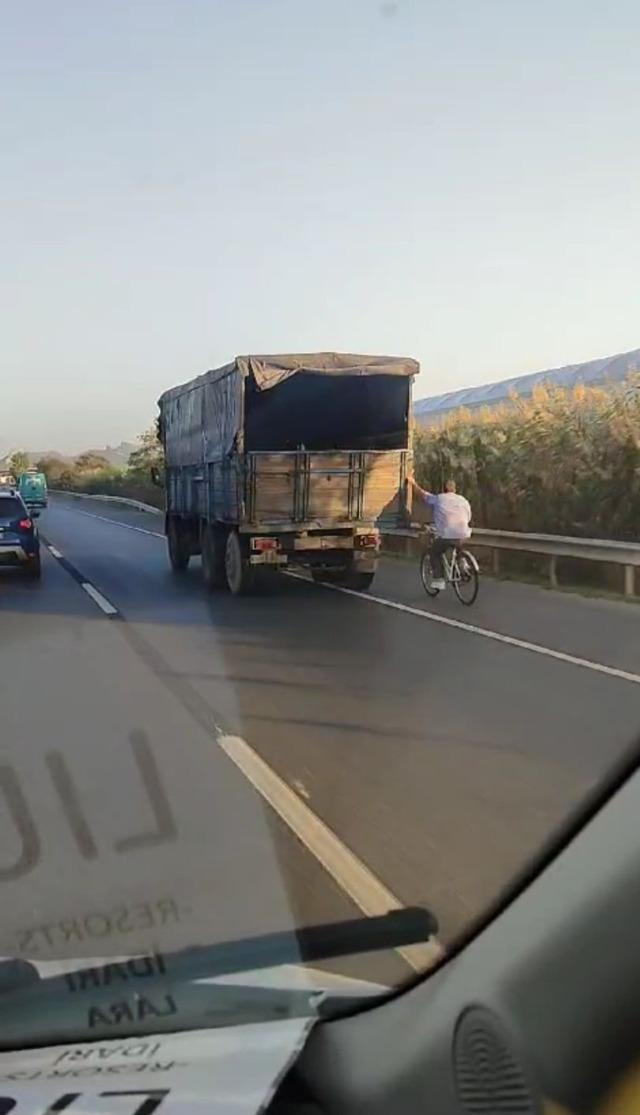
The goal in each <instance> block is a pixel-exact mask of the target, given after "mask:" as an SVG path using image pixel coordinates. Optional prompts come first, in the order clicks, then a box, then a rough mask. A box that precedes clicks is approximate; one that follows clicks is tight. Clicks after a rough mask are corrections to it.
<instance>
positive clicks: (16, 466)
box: [10, 449, 29, 480]
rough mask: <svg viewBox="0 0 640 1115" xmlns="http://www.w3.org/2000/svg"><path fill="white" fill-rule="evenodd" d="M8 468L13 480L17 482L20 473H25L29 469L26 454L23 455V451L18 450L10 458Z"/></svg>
mask: <svg viewBox="0 0 640 1115" xmlns="http://www.w3.org/2000/svg"><path fill="white" fill-rule="evenodd" d="M10 468H11V472H12V473H13V475H14V476H15V478H16V480H17V479H18V478H19V476H20V474H21V473H22V472H26V470H27V469H28V468H29V456H28V454H27V453H25V452H24V450H22V449H18V451H17V452H16V453H14V454H13V456H12V458H11V462H10Z"/></svg>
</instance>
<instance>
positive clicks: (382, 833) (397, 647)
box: [44, 501, 640, 939]
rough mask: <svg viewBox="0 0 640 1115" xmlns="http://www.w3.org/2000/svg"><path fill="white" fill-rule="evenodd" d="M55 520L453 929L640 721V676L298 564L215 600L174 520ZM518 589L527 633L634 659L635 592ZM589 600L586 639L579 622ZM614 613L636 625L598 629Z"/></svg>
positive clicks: (400, 885) (202, 699)
mask: <svg viewBox="0 0 640 1115" xmlns="http://www.w3.org/2000/svg"><path fill="white" fill-rule="evenodd" d="M88 506H90V507H91V508H95V509H96V515H99V516H101V518H93V517H90V515H89V514H87V513H86V512H87V510H88ZM112 518H113V519H116V520H120V521H121V522H126V523H129V525H137V526H139V527H141V528H142V529H143V530H149V531H151V532H152V533H150V534H143V533H139V532H137V531H131V530H128V529H124V528H123V527H122V526H119V525H117V523H115V522H114V523H111V522H109V521H106V522H105V521H103V519H112ZM44 529H45V530H46V532H47V534H48V536H49V537H50V539H51V541H52V542H53V543H54V545H56V546H59V547H60V549H61V550H62V552H63V553H65V554H67V555H68V556H69V557H70V558H71V560H73V562H74V563H75V564H76V565H77V567H78V568H80V569H81V570H82V571H83V573H85V574H86V575H87V576H89V577H90V578H91V580H92V581H93V583H94V584H96V586H97V587H98V588H99V589H100V591H102V592H104V593H105V595H106V596H107V598H108V599H110V600H112V601H113V602H114V603H115V604H116V606H117V607H118V608H119V609H120V610H121V612H122V614H123V617H124V621H123V624H122V632H123V638H124V640H125V642H127V645H128V646H129V648H130V649H131V650H132V651H133V652H134V653H135V654H136V655H137V657H138V659H139V660H140V661H141V662H143V663H144V664H145V666H146V667H147V668H148V669H150V670H151V671H152V672H154V673H155V676H156V679H157V681H158V682H159V683H160V684H162V685H163V686H164V688H165V690H168V691H169V692H170V693H171V694H172V695H173V697H174V698H175V699H178V700H181V701H182V702H183V706H185V707H192V709H193V710H195V709H196V708H197V714H198V715H199V716H200V717H201V719H202V718H206V715H207V710H210V714H211V717H212V720H214V719H215V722H216V723H218V724H219V725H221V726H222V727H223V728H224V730H225V731H227V732H231V733H233V734H237V735H240V736H242V737H244V738H245V739H246V740H248V741H249V742H250V744H251V745H252V746H253V747H254V748H255V749H256V750H257V751H258V753H259V754H260V755H261V756H262V757H263V758H264V759H265V760H266V761H267V762H268V763H269V764H270V766H271V767H272V768H273V769H274V770H275V771H277V772H278V773H279V774H280V775H281V777H282V778H283V779H284V780H285V781H286V782H287V783H288V784H289V785H290V786H292V787H293V788H294V789H295V791H296V793H298V794H300V795H301V796H302V798H303V799H304V800H305V801H307V802H308V803H309V804H310V805H311V807H312V808H313V810H314V811H315V813H316V814H317V815H318V816H319V817H321V818H322V819H323V820H324V821H326V823H327V824H328V825H329V826H330V827H331V829H332V830H333V831H334V832H335V833H337V834H338V836H339V837H340V839H341V840H342V841H343V842H344V843H345V844H346V845H347V846H348V847H350V848H352V849H353V850H354V851H355V852H356V853H357V855H358V856H360V857H361V859H362V860H364V861H365V863H367V864H368V865H369V866H370V867H371V868H372V869H373V870H374V871H375V872H376V874H377V875H378V877H379V878H380V879H382V880H383V882H385V883H386V884H387V885H388V886H389V887H390V888H391V889H392V890H393V891H395V893H396V894H398V895H399V897H400V898H401V899H402V900H403V901H405V902H407V903H410V902H422V903H425V904H426V905H429V906H431V908H433V909H434V910H435V911H436V913H437V914H438V916H439V918H440V920H441V923H442V933H443V936H444V938H445V939H449V938H450V937H451V936H452V935H453V934H455V932H456V931H457V930H459V929H460V928H461V927H462V926H463V925H464V924H465V923H466V922H467V921H468V919H469V918H470V917H472V916H473V915H474V914H476V913H477V912H478V911H479V910H480V909H482V908H483V907H484V905H485V904H486V903H487V901H489V900H490V899H491V898H492V897H494V896H495V895H496V893H497V892H498V891H499V890H500V888H501V887H502V886H503V885H504V884H505V883H506V882H507V881H508V879H509V877H510V876H511V875H512V873H513V872H514V871H515V870H517V868H518V867H520V866H521V864H522V863H523V862H524V860H525V859H526V858H527V856H528V855H530V853H531V852H532V851H533V850H535V849H536V848H537V847H538V846H539V844H540V843H541V841H542V840H543V839H544V838H545V837H546V836H547V835H548V834H549V832H550V831H551V829H552V828H553V827H554V826H555V825H556V824H557V823H558V822H559V821H560V820H561V819H562V818H563V817H564V816H565V815H566V813H567V812H568V810H569V809H570V808H571V807H572V806H573V805H574V804H575V803H576V802H577V801H578V800H579V799H580V798H581V797H582V795H583V794H584V792H585V791H586V789H587V788H588V787H589V785H591V784H592V783H593V781H594V780H595V779H596V778H598V777H599V776H601V774H602V772H603V771H604V770H606V769H607V767H608V766H609V765H610V764H611V762H612V761H613V760H614V758H615V757H616V756H617V755H618V754H619V753H620V752H621V750H622V749H623V748H624V746H625V745H626V744H628V743H629V742H630V741H631V739H632V737H633V736H634V735H635V733H636V732H637V730H638V727H639V726H640V687H639V686H637V685H633V684H631V683H629V682H624V681H621V680H619V679H616V678H612V677H608V676H603V675H600V674H595V673H593V672H592V671H589V670H587V669H585V668H584V667H580V666H576V665H572V664H570V663H564V662H558V661H555V660H552V659H549V658H545V657H542V656H539V655H535V654H531V653H529V652H526V651H523V650H522V649H518V648H516V647H511V646H505V645H501V644H498V643H495V642H491V641H489V640H487V639H484V638H481V637H478V636H474V635H471V634H469V633H467V632H465V631H460V630H457V629H452V628H443V627H440V626H436V625H435V624H433V623H432V622H430V621H428V620H425V619H422V618H419V617H416V616H413V615H410V614H406V613H401V612H396V611H392V610H390V609H388V608H385V607H382V606H380V605H377V604H375V603H372V602H371V601H368V600H364V599H363V600H361V599H356V598H353V597H347V596H344V595H341V594H338V593H333V592H329V591H328V590H326V589H323V588H319V587H317V586H313V585H310V584H307V583H304V582H301V581H295V580H292V579H290V578H282V579H281V580H280V581H279V583H278V585H277V586H275V587H274V589H273V591H272V592H270V593H266V594H259V595H258V596H256V597H253V598H247V599H241V600H237V599H231V598H229V597H228V596H226V595H225V594H215V595H214V596H213V597H211V598H207V597H206V596H205V594H204V592H203V590H202V586H201V584H200V577H199V570H198V569H197V564H198V563H197V562H194V563H193V565H194V568H193V569H190V570H189V572H188V573H187V575H186V576H185V577H183V578H175V577H173V576H172V575H171V574H170V572H169V571H168V568H167V564H166V557H165V553H164V545H163V542H162V541H161V540H160V539H158V538H155V537H154V536H153V532H157V531H159V530H161V519H159V518H155V517H151V516H146V515H137V514H136V513H131V512H128V511H124V510H119V511H117V510H115V509H114V508H111V507H110V508H107V509H105V508H104V505H102V506H100V505H97V504H95V505H94V504H90V505H86V504H84V503H83V504H82V510H81V509H80V507H79V506H78V504H71V503H70V502H66V501H62V502H58V501H56V504H55V505H54V506H53V507H52V509H51V510H50V512H48V514H47V517H46V523H44ZM410 576H411V570H410V568H408V567H406V566H404V565H403V564H402V563H396V562H393V563H388V564H387V565H386V567H385V570H384V571H383V575H382V576H381V578H380V581H379V582H377V583H376V591H377V592H378V593H380V592H381V590H382V592H383V593H385V592H386V593H387V594H388V595H389V598H402V594H403V593H404V594H405V596H404V598H405V599H408V597H407V594H408V593H413V594H414V596H412V597H411V600H412V602H414V597H415V600H418V601H419V602H420V606H421V607H429V608H431V607H432V605H431V602H426V604H425V598H424V596H420V595H419V591H418V587H417V586H416V588H413V587H412V585H411V583H410V579H409V578H410ZM487 587H488V586H487V585H483V590H484V589H486V588H487ZM513 588H516V589H520V588H523V589H528V586H512V585H494V586H491V588H490V590H489V591H494V594H495V596H496V597H500V593H501V590H502V589H505V590H506V593H505V594H504V599H506V601H507V603H506V604H501V605H500V607H497V608H496V615H495V616H494V618H495V619H496V620H497V621H498V624H499V625H500V624H502V625H505V626H506V628H507V629H509V628H508V625H509V624H511V625H512V628H511V629H512V630H513V631H515V633H516V634H517V635H518V637H519V638H531V637H532V635H533V634H535V637H536V639H537V641H539V642H546V645H548V646H555V645H558V646H559V647H561V648H567V649H568V650H569V652H570V653H574V654H575V653H577V654H581V655H585V654H586V653H587V652H588V654H589V656H590V657H595V658H597V656H598V655H600V654H602V656H603V659H604V661H607V659H609V660H610V662H611V664H613V665H615V664H618V663H619V664H621V665H624V668H626V669H631V667H632V665H635V662H634V660H633V654H632V648H631V635H630V632H631V626H630V624H633V623H634V620H636V617H637V613H636V611H635V609H633V608H629V609H626V608H624V606H623V605H620V606H618V605H616V604H615V603H614V604H610V603H609V602H600V601H596V602H594V601H586V602H585V601H582V600H580V599H579V598H576V597H562V598H561V600H560V599H559V594H551V593H549V594H545V596H546V597H548V598H549V600H550V604H549V607H548V609H547V613H546V617H545V616H544V614H543V616H542V617H541V616H539V615H538V614H537V612H538V609H539V607H540V604H539V601H538V599H537V598H536V597H534V599H535V600H536V604H535V607H533V608H532V609H530V608H529V607H528V604H527V598H526V597H525V595H524V594H522V593H521V594H519V596H518V599H517V600H516V605H517V606H514V608H513V614H511V612H510V608H509V599H510V598H513V597H514V596H515V594H513V593H511V590H512V589H513ZM538 591H539V592H542V591H543V590H534V593H535V592H538ZM416 593H417V596H415V594H416ZM483 595H484V593H483ZM488 596H489V593H487V598H488ZM565 601H570V604H568V605H565ZM594 604H596V605H598V607H596V608H594V607H593V605H594ZM600 606H601V607H600ZM438 607H442V608H443V609H444V610H445V612H446V610H447V609H450V608H452V607H453V602H452V601H448V600H447V601H438ZM455 607H456V610H455V613H452V614H455V615H456V616H457V617H459V616H460V615H461V614H462V618H464V619H468V618H469V617H470V615H471V614H472V615H473V619H474V621H478V622H480V620H481V619H482V622H483V623H484V624H485V625H487V626H489V625H490V623H491V615H488V614H486V613H485V614H484V615H483V614H482V612H481V611H480V610H476V609H474V610H473V613H469V612H466V611H463V610H462V609H460V608H459V607H458V606H455ZM621 609H624V610H623V611H621ZM574 613H575V615H579V617H580V618H579V621H578V620H576V622H579V623H581V624H582V628H583V630H584V631H587V632H588V633H589V640H590V642H589V646H588V649H587V648H585V647H584V646H582V643H581V637H580V636H579V635H578V636H576V637H575V639H574V636H573V634H567V630H568V628H569V627H570V626H571V615H572V614H574ZM632 614H633V619H630V617H631V616H632ZM605 618H606V620H607V623H609V624H612V625H613V626H614V628H616V625H617V626H618V627H619V629H620V631H623V632H624V633H625V634H624V635H623V636H621V637H620V638H619V641H616V637H615V636H613V637H612V636H610V635H605V634H604V633H603V634H602V635H601V641H600V642H599V641H598V630H600V631H601V632H604V623H603V620H604V619H605ZM636 622H637V620H636ZM514 625H515V626H514ZM494 629H495V627H494ZM572 640H573V641H572ZM618 647H622V651H620V650H619V649H616V648H618ZM616 654H618V655H619V657H616ZM149 715H153V714H152V713H151V712H150V713H149ZM201 726H202V725H201ZM285 870H286V869H285Z"/></svg>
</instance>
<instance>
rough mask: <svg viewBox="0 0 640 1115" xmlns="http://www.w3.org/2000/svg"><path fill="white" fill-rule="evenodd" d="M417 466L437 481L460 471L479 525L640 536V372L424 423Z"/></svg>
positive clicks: (542, 390) (429, 482)
mask: <svg viewBox="0 0 640 1115" xmlns="http://www.w3.org/2000/svg"><path fill="white" fill-rule="evenodd" d="M415 468H416V476H417V478H418V481H419V482H420V483H421V484H422V485H423V486H424V487H426V488H431V489H435V490H436V491H437V490H440V489H441V487H442V485H443V484H444V481H445V480H446V478H447V477H448V476H453V477H454V478H455V480H456V481H457V483H458V487H459V491H461V492H463V494H464V495H466V496H467V498H468V499H469V500H470V502H471V505H472V507H473V511H474V521H475V522H476V523H477V524H478V526H486V527H493V528H495V529H503V530H518V531H527V532H528V531H532V532H535V531H540V532H543V533H548V534H567V535H582V536H583V537H593V538H596V537H600V538H617V539H622V540H627V539H631V540H633V539H637V537H638V532H639V530H640V375H634V376H631V377H630V378H629V379H628V380H627V381H626V383H624V384H622V385H620V386H619V387H616V388H607V389H604V388H599V387H598V388H596V387H591V388H589V387H584V386H580V387H576V388H574V389H573V390H563V389H560V388H554V387H539V388H537V389H536V391H535V392H534V394H533V396H532V397H531V398H530V399H518V398H516V397H514V398H513V399H512V401H511V403H510V404H509V405H505V406H502V407H498V408H496V409H495V410H488V409H487V410H483V411H480V412H478V413H473V414H472V413H471V412H469V411H463V410H461V411H458V412H457V413H456V414H455V415H453V416H449V417H447V418H446V419H444V420H443V421H442V423H441V424H440V425H437V426H433V427H429V428H428V429H426V430H418V431H417V432H416V441H415Z"/></svg>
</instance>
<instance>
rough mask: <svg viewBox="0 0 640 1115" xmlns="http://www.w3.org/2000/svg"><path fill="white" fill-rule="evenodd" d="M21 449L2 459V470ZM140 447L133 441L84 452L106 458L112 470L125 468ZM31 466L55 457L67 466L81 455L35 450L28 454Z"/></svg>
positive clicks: (0, 459)
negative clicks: (135, 450)
mask: <svg viewBox="0 0 640 1115" xmlns="http://www.w3.org/2000/svg"><path fill="white" fill-rule="evenodd" d="M18 448H20V447H19V446H15V447H14V448H13V449H10V450H9V452H8V453H7V454H5V456H4V457H0V469H2V468H3V467H4V468H6V467H8V463H9V461H10V459H11V457H12V455H13V453H15V451H16V449H18ZM137 448H138V446H137V445H136V443H135V442H132V441H122V442H120V445H107V447H106V448H105V449H87V450H83V452H86V453H97V454H99V455H100V456H101V457H104V458H105V459H106V460H107V461H108V462H109V464H110V465H111V466H112V468H125V467H126V464H127V462H128V460H129V454H130V453H132V452H133V450H134V449H137ZM27 456H28V458H29V462H30V464H32V465H34V464H35V463H36V461H40V460H41V459H42V458H43V457H53V458H55V460H56V461H64V462H65V463H67V464H72V463H73V461H75V459H76V457H79V456H80V454H79V453H73V454H71V453H61V452H60V451H59V450H58V449H34V450H29V451H28V452H27Z"/></svg>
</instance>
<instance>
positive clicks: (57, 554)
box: [49, 546, 62, 559]
mask: <svg viewBox="0 0 640 1115" xmlns="http://www.w3.org/2000/svg"><path fill="white" fill-rule="evenodd" d="M49 553H50V554H51V557H54V558H58V559H60V558H61V557H62V554H61V553H60V550H56V548H55V546H49Z"/></svg>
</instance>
